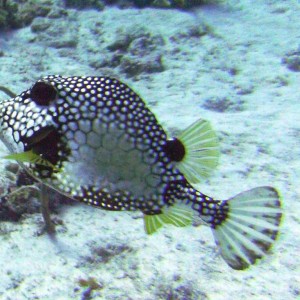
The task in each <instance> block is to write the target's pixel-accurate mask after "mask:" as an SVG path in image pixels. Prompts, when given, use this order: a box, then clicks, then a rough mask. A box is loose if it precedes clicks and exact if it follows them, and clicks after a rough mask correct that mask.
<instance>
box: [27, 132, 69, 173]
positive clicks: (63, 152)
mask: <svg viewBox="0 0 300 300" xmlns="http://www.w3.org/2000/svg"><path fill="white" fill-rule="evenodd" d="M22 142H23V143H24V151H30V150H32V151H33V152H34V153H36V154H38V155H40V156H41V158H43V159H45V160H47V161H48V162H50V163H51V164H52V165H53V166H55V167H56V168H57V169H59V168H60V167H61V166H62V163H63V161H64V160H67V156H68V153H69V151H68V149H67V147H66V143H65V142H64V141H63V138H62V135H61V134H60V133H59V131H58V130H57V128H55V127H54V126H46V127H43V128H41V129H39V130H38V131H35V132H34V133H33V134H32V135H31V136H30V137H23V140H22ZM35 168H36V169H37V171H45V170H46V171H48V172H51V173H52V172H53V171H54V170H53V168H50V167H47V166H35ZM40 173H45V172H40ZM48 176H49V174H48V175H47V176H46V177H48Z"/></svg>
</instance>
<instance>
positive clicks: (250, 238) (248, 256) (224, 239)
mask: <svg viewBox="0 0 300 300" xmlns="http://www.w3.org/2000/svg"><path fill="white" fill-rule="evenodd" d="M250 199H253V200H250ZM227 203H228V205H229V212H228V214H227V218H226V219H225V220H224V221H223V222H222V223H221V224H220V225H217V227H216V228H215V229H213V232H214V236H215V239H216V242H217V244H218V245H220V247H221V255H222V256H223V258H224V259H225V261H226V262H227V263H228V265H229V266H230V267H232V268H233V269H237V270H243V269H246V268H247V267H249V266H250V265H251V264H254V263H255V262H256V260H257V259H260V258H262V257H263V256H264V255H265V254H266V252H267V251H268V250H269V249H270V247H271V246H272V244H273V242H274V240H275V239H276V237H277V234H278V227H279V224H280V219H281V215H282V212H281V208H280V196H279V194H278V192H277V191H276V190H275V189H273V188H270V187H258V188H254V189H252V190H249V191H246V192H243V193H241V194H238V195H237V196H235V197H233V198H232V199H230V200H228V202H227Z"/></svg>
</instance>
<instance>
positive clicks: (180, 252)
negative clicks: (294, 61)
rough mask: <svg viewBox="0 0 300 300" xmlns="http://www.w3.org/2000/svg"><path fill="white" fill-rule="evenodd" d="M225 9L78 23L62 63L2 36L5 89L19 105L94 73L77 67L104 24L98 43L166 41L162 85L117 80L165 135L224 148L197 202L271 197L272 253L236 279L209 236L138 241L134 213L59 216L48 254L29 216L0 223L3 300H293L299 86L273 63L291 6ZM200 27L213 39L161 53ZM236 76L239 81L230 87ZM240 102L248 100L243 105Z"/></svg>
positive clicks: (245, 2)
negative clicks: (128, 31) (47, 86)
mask: <svg viewBox="0 0 300 300" xmlns="http://www.w3.org/2000/svg"><path fill="white" fill-rule="evenodd" d="M224 2H226V3H224V4H223V5H220V6H209V7H203V8H198V9H197V10H195V11H190V12H183V11H179V10H158V9H144V10H118V9H116V8H108V9H106V10H105V11H104V12H93V11H85V12H81V13H79V15H78V20H77V21H74V22H75V23H74V24H75V25H76V26H78V38H79V44H78V47H77V49H76V50H75V49H71V50H68V51H69V52H68V55H64V53H63V51H62V50H57V49H54V48H52V47H46V46H45V43H44V42H40V43H37V42H32V43H29V42H28V41H29V39H30V38H31V37H34V34H32V33H31V32H30V28H25V29H22V30H19V31H16V32H9V33H7V35H6V37H0V47H1V50H3V51H4V53H5V56H4V57H2V58H1V61H0V63H1V74H0V75H1V85H4V86H8V87H10V88H11V89H12V90H14V91H16V92H21V91H23V90H24V89H26V88H28V87H29V86H30V85H31V84H32V83H33V82H34V81H35V80H36V79H38V78H39V77H41V76H44V75H47V74H53V73H56V74H62V75H96V74H98V73H97V71H96V70H94V69H92V68H91V67H89V66H88V65H87V64H84V60H85V58H84V55H86V51H87V47H88V46H87V44H90V45H91V47H95V46H97V45H98V46H99V44H97V42H98V41H97V39H98V38H99V36H96V35H94V36H92V35H91V32H90V31H88V28H90V27H92V26H93V24H95V22H96V20H98V21H101V22H102V26H103V27H102V29H103V31H104V32H105V34H106V37H107V39H108V41H107V42H109V37H110V36H112V35H113V34H114V32H115V28H116V27H118V26H119V25H118V24H120V23H121V24H122V23H123V24H124V26H127V24H128V22H132V23H135V22H136V23H138V24H141V23H143V25H144V26H146V27H148V29H149V31H150V32H152V33H158V34H161V35H163V36H164V39H165V42H166V45H165V46H164V54H163V57H164V64H165V65H166V66H167V68H166V70H165V71H164V72H161V73H153V74H150V75H149V74H146V75H141V76H139V77H138V80H133V79H128V78H125V76H124V75H122V74H117V75H118V76H119V77H120V78H121V77H122V76H124V81H125V82H127V83H128V84H130V85H131V86H132V87H133V89H134V90H135V91H137V92H138V93H139V94H140V95H141V96H142V97H143V99H145V101H146V102H148V103H149V105H150V107H151V109H152V110H153V111H154V112H155V113H156V115H157V117H158V118H159V120H160V121H161V122H162V124H163V125H164V127H165V128H166V129H167V130H170V131H174V130H180V129H183V128H185V127H186V126H188V125H189V124H190V123H191V122H193V121H195V120H196V119H197V118H199V117H201V118H205V119H208V120H210V121H211V123H212V124H213V125H214V128H215V129H216V131H217V132H218V135H219V137H220V140H221V148H222V157H221V161H220V166H219V168H218V170H217V171H216V172H215V173H214V175H213V176H212V177H211V178H210V179H209V180H208V181H207V182H204V183H202V184H199V185H198V186H197V187H198V188H199V190H201V191H202V192H204V193H207V194H209V195H212V196H215V197H216V198H220V199H223V198H224V199H225V198H227V197H230V196H233V195H235V194H236V193H238V192H240V191H242V190H246V189H249V188H252V187H255V186H259V185H272V186H275V187H277V188H278V189H279V190H280V191H281V194H282V198H283V201H284V209H285V218H284V222H283V224H282V228H281V235H280V238H279V240H278V242H277V244H276V246H275V247H274V249H273V251H272V252H273V254H272V255H269V256H268V257H266V259H264V260H263V261H262V262H261V263H259V264H258V265H256V266H254V267H252V268H251V269H249V270H247V271H243V272H238V271H234V270H231V269H230V268H229V267H228V266H227V265H226V264H225V262H224V261H223V260H222V258H221V257H220V256H219V255H218V251H217V248H216V246H215V244H214V241H213V237H212V234H211V232H210V229H209V228H205V227H191V228H183V229H178V228H173V227H172V228H165V229H163V230H161V231H160V232H159V233H157V234H155V235H153V236H147V235H146V234H145V233H144V230H143V223H142V219H141V218H140V214H139V213H134V214H129V213H118V212H117V213H116V212H104V211H101V210H97V209H93V208H90V207H86V206H84V205H74V206H71V207H69V206H66V207H64V208H63V209H62V211H61V212H60V213H59V215H58V217H59V218H61V219H62V220H63V222H64V225H63V226H59V227H58V228H57V229H58V233H57V236H56V241H52V240H51V239H49V237H48V236H46V235H43V236H37V235H36V233H37V231H38V230H39V229H40V227H41V216H40V215H39V214H35V215H29V216H25V217H24V218H22V220H21V222H18V223H11V222H2V223H1V224H0V244H1V247H0V269H1V280H0V299H14V300H19V299H20V300H22V299H43V300H44V299H84V297H83V293H84V291H85V289H84V288H80V286H79V283H78V280H79V279H80V278H84V279H87V278H88V277H94V278H95V279H96V280H97V281H98V282H99V283H101V284H102V285H103V288H102V289H99V290H97V291H94V292H92V294H91V299H134V300H136V299H149V300H150V299H212V300H218V299H220V300H224V299H257V300H263V299H266V300H269V299H278V300H281V299H285V300H292V299H296V298H298V297H299V295H300V255H299V253H300V226H299V223H300V217H299V212H300V204H299V203H300V202H299V196H300V188H299V175H300V174H299V167H300V162H299V157H300V156H299V155H300V150H299V149H300V143H299V138H300V117H299V116H300V105H299V94H300V93H299V92H300V89H299V83H300V73H299V72H293V71H290V70H289V69H288V68H287V67H286V65H283V64H282V63H281V59H282V57H283V56H284V55H285V54H286V53H287V52H288V51H291V50H295V49H297V47H298V46H299V43H300V39H299V38H300V35H299V28H300V5H299V1H293V0H290V1H267V0H265V1H250V0H241V1H233V0H232V1H224ZM229 2H231V3H229ZM279 2H280V3H279ZM232 3H237V4H236V5H233V4H232ZM277 3H279V4H277ZM145 20H146V21H145ZM203 21H204V22H205V23H206V24H208V25H209V26H210V27H211V29H212V31H213V34H208V35H205V36H203V37H194V38H177V39H176V40H175V41H174V39H173V41H171V39H170V38H171V37H174V36H178V34H179V33H182V32H186V31H187V30H188V28H190V27H191V26H194V24H201V23H202V22H203ZM99 47H101V46H99ZM174 49H175V50H176V49H177V50H176V51H175V53H174V51H173V50H174ZM100 50H101V49H99V51H100ZM66 53H67V52H66ZM79 58H80V59H79ZM232 69H236V70H237V75H235V76H233V75H230V70H232ZM98 75H101V74H98ZM282 82H286V83H285V85H283V84H282ZM241 90H242V91H248V93H247V92H246V94H244V95H240V94H239V93H241V92H240V91H241ZM0 96H1V98H5V96H4V95H3V94H1V95H0ZM213 97H220V98H228V99H230V100H231V101H233V103H237V101H239V100H241V101H243V102H244V109H243V110H242V111H226V112H223V113H222V112H216V111H213V110H207V109H204V108H203V104H204V102H205V101H206V100H207V99H210V98H213ZM3 147H4V146H3V145H2V148H3ZM108 246H110V247H111V248H109V249H110V250H107V251H110V252H113V253H114V255H112V256H111V257H109V258H110V259H109V260H108V261H107V262H103V261H102V262H101V255H100V254H99V253H100V252H101V248H103V249H105V248H107V247H108ZM95 249H96V250H95ZM97 249H98V250H97ZM99 249H100V250H99ZM99 251H100V252H99ZM97 253H98V254H97ZM101 253H102V254H103V253H104V252H103V251H102V252H101ZM108 256H109V255H108ZM104 257H105V254H104ZM86 299H88V298H86Z"/></svg>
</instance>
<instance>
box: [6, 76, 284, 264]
mask: <svg viewBox="0 0 300 300" xmlns="http://www.w3.org/2000/svg"><path fill="white" fill-rule="evenodd" d="M0 138H1V140H2V141H3V142H4V144H5V145H6V146H7V148H8V149H9V150H10V152H11V153H12V154H10V155H8V156H6V158H12V159H15V160H17V161H19V162H20V164H21V165H22V166H23V167H25V168H26V170H27V171H28V172H29V173H30V174H31V175H32V176H34V177H35V178H36V179H37V180H39V181H41V182H42V183H44V184H46V185H48V186H49V187H51V188H53V189H55V190H57V191H58V192H60V193H62V194H64V195H67V196H68V197H70V198H72V199H74V200H78V201H81V202H84V203H86V204H89V205H92V206H95V207H99V208H102V209H106V210H128V211H133V210H139V211H141V212H142V213H143V214H144V222H145V229H146V232H147V233H149V234H150V233H153V232H155V231H156V230H157V229H158V228H160V227H161V226H163V224H173V225H175V226H187V225H189V224H190V223H191V221H192V219H193V217H194V215H196V216H197V217H200V218H201V219H202V220H203V221H204V222H206V223H207V224H208V225H209V226H210V227H211V228H212V230H213V232H214V236H215V239H216V242H217V244H219V245H220V248H221V254H222V256H223V258H224V259H225V261H226V262H227V263H228V264H229V265H230V266H231V267H232V268H235V269H245V268H247V267H248V266H249V265H251V264H253V263H254V262H255V261H256V260H257V259H259V258H261V257H262V256H263V255H264V254H265V252H266V251H267V250H268V249H269V248H270V247H271V245H272V243H273V241H274V240H275V238H276V236H277V233H278V226H279V223H280V219H281V210H280V200H279V195H278V192H277V191H276V190H275V189H274V188H271V187H259V188H255V189H252V190H250V191H246V192H244V193H241V194H239V195H237V196H235V197H233V198H231V199H229V200H214V199H213V198H211V197H209V196H206V195H204V194H202V193H201V192H199V191H197V190H196V189H195V188H194V187H193V186H192V184H193V183H197V182H199V181H200V180H201V179H202V178H205V177H206V176H207V175H209V173H210V172H211V171H212V170H213V169H214V168H215V167H216V165H217V161H218V155H219V150H218V142H217V138H216V135H215V133H214V132H213V130H212V128H211V127H210V125H209V123H208V122H207V121H204V120H198V121H197V122H195V123H194V124H192V125H191V126H190V127H189V128H187V129H186V130H185V131H183V133H182V134H181V135H180V136H179V137H177V138H172V139H169V138H168V137H167V134H166V132H165V131H164V130H163V128H162V126H161V125H160V124H159V122H158V121H157V119H156V117H155V115H154V114H153V113H152V112H151V111H150V110H149V109H148V108H147V106H146V105H145V103H144V102H143V100H142V99H141V98H140V97H139V96H138V95H137V94H136V93H135V92H134V91H133V90H132V89H130V88H129V87H128V86H127V85H125V84H123V83H121V82H120V81H118V80H117V79H113V78H108V77H62V76H57V75H56V76H47V77H44V78H42V79H41V80H39V81H37V82H36V83H35V84H34V85H33V86H32V87H31V88H30V89H28V90H27V91H24V92H23V93H21V94H20V95H19V96H17V97H15V98H12V99H9V100H6V101H2V102H0Z"/></svg>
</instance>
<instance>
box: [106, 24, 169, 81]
mask: <svg viewBox="0 0 300 300" xmlns="http://www.w3.org/2000/svg"><path fill="white" fill-rule="evenodd" d="M164 45H165V42H164V39H163V38H162V36H161V35H153V34H151V33H150V32H147V30H146V29H145V28H142V27H138V28H134V29H133V30H128V31H127V32H121V33H120V34H119V35H118V34H117V35H116V40H115V41H114V42H113V43H111V44H110V45H109V46H108V47H107V49H108V50H109V51H111V52H113V53H114V54H113V55H112V56H111V58H112V63H111V65H116V64H119V66H120V70H121V72H123V73H125V74H126V75H128V76H129V77H132V76H137V75H139V74H141V73H154V72H162V71H164V70H165V67H164V65H163V48H164ZM116 58H117V59H116Z"/></svg>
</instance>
